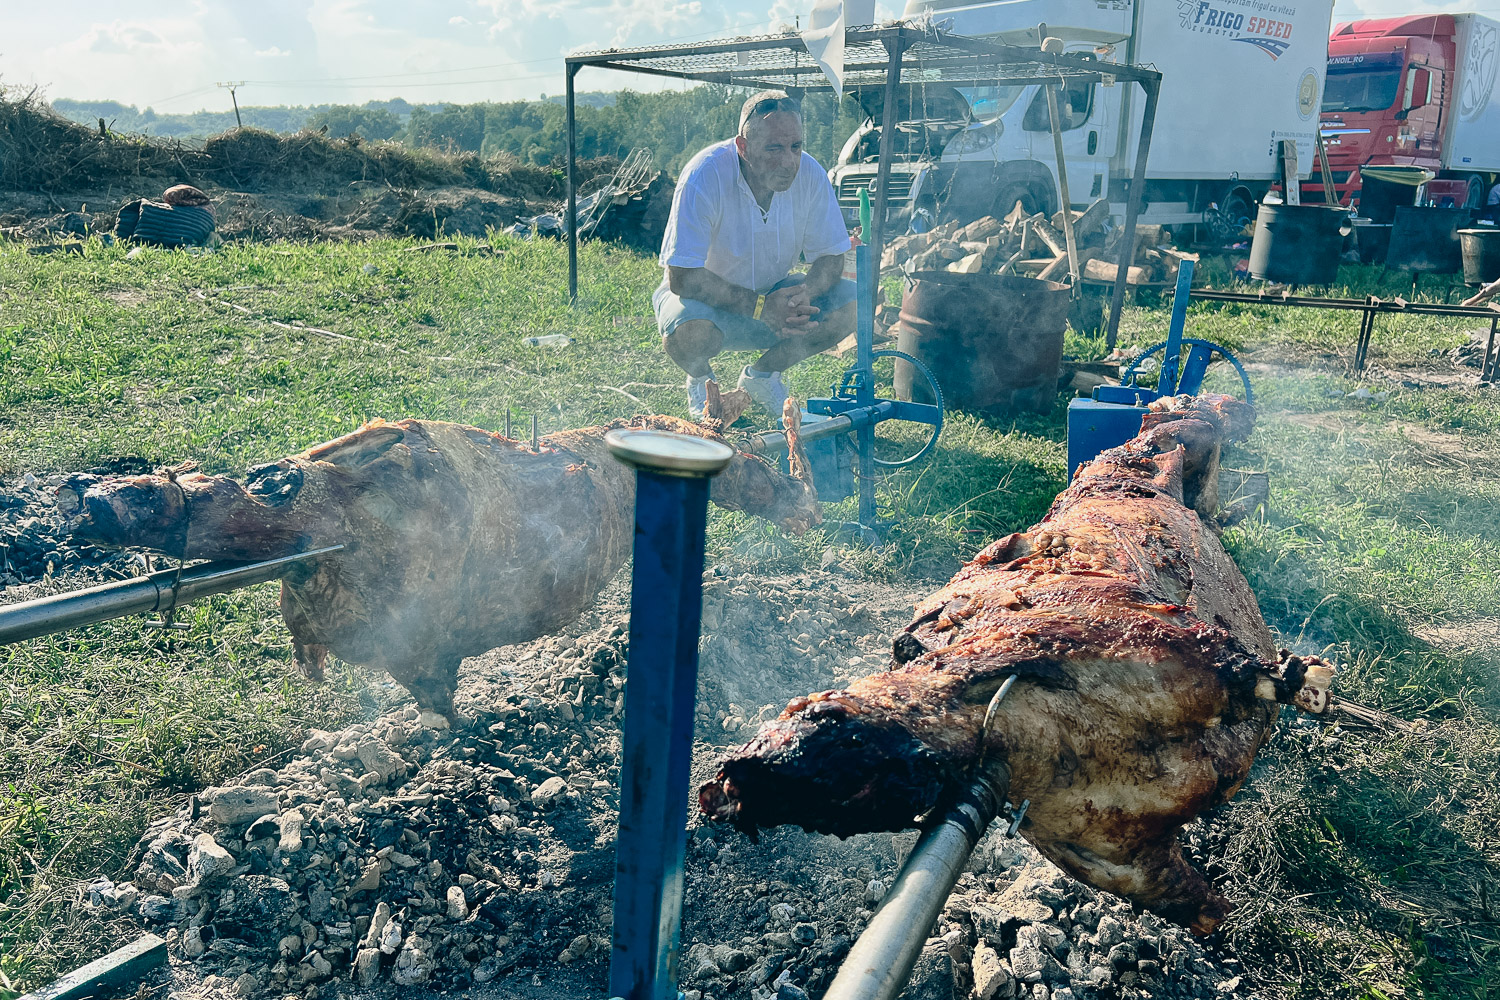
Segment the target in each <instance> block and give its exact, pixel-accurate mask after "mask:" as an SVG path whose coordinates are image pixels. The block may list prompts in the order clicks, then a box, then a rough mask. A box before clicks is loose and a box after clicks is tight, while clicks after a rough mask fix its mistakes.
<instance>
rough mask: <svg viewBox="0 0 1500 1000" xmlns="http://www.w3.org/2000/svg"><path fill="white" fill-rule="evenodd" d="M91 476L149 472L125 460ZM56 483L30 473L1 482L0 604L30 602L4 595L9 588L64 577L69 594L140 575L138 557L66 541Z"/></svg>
mask: <svg viewBox="0 0 1500 1000" xmlns="http://www.w3.org/2000/svg"><path fill="white" fill-rule="evenodd" d="M90 471H96V472H99V473H100V474H105V473H108V472H117V473H118V472H121V471H130V472H146V471H150V470H149V468H148V466H147V463H145V462H144V461H137V460H133V459H125V460H121V461H120V462H117V463H115V464H113V465H111V466H109V467H108V468H107V469H104V470H90ZM61 481H62V478H61V477H60V476H50V477H46V478H42V477H39V476H37V475H34V474H33V473H29V472H28V473H23V474H22V475H19V476H14V477H11V478H8V479H3V480H0V603H9V602H11V601H18V600H22V599H23V598H25V597H29V596H33V595H32V594H31V593H30V591H29V590H28V591H19V590H18V591H16V592H15V593H11V594H7V593H6V591H7V590H9V589H11V588H19V587H26V586H27V585H30V584H37V583H50V582H51V581H52V580H53V578H54V577H59V576H66V577H67V578H68V586H69V587H70V588H73V587H80V586H87V585H88V584H90V583H95V582H98V581H101V580H119V579H125V578H128V577H132V576H139V575H140V574H141V573H142V572H144V571H145V569H144V564H143V563H142V562H141V558H140V557H139V556H136V555H133V554H132V553H129V552H123V551H121V550H119V549H104V548H99V547H98V546H95V545H89V544H87V543H78V542H76V541H74V540H73V539H71V538H69V537H68V535H67V532H66V531H65V530H64V529H63V517H62V515H61V514H60V513H58V510H57V503H56V500H55V499H54V497H53V493H52V491H53V489H54V488H55V487H56V486H57V485H58V484H59V483H60V482H61Z"/></svg>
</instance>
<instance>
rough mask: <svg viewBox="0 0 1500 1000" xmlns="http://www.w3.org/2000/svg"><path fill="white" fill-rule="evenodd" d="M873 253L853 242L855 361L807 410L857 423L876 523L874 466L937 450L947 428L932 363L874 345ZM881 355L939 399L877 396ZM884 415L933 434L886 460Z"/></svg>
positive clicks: (862, 500) (863, 511) (871, 520)
mask: <svg viewBox="0 0 1500 1000" xmlns="http://www.w3.org/2000/svg"><path fill="white" fill-rule="evenodd" d="M865 219H866V230H865V231H866V232H868V231H869V228H868V213H867V210H866V215H865ZM869 254H870V248H869V247H867V246H857V247H855V248H854V274H855V279H856V284H857V285H858V289H859V291H858V295H857V297H856V302H857V305H856V307H855V321H854V343H855V355H854V367H853V368H850V369H849V370H848V371H846V372H845V373H844V377H843V379H842V380H841V381H840V382H839V384H838V385H837V386H834V387H832V389H831V391H832V393H833V395H832V396H831V397H828V398H826V399H809V400H808V401H807V410H808V412H809V413H819V414H824V415H827V416H833V417H836V416H847V417H848V418H849V419H850V421H851V422H852V423H853V430H854V435H855V442H856V444H857V446H858V449H859V523H860V524H862V525H864V526H866V527H873V526H874V524H875V520H876V518H875V467H876V466H877V465H882V466H886V467H899V466H902V465H909V464H911V463H912V462H915V461H917V460H918V459H920V458H922V457H923V456H924V455H926V454H927V453H928V452H929V451H931V450H932V448H933V446H934V445H935V444H936V443H937V438H938V435H939V434H941V433H942V430H943V393H942V389H941V388H940V387H939V386H938V384H937V380H936V379H934V378H933V377H932V373H931V372H930V371H928V370H927V366H926V365H923V364H922V363H921V362H920V361H918V360H917V359H915V358H913V357H910V356H909V355H906V354H902V353H901V352H899V351H876V350H874V344H875V314H874V310H873V308H872V305H871V303H873V302H874V283H875V277H874V275H875V271H874V269H873V268H872V267H871V266H870V260H869ZM878 357H897V358H901V359H903V360H905V361H906V362H907V363H908V364H910V365H912V366H913V367H915V368H916V369H917V371H918V372H919V373H920V374H921V375H922V376H923V377H924V378H926V379H927V382H928V384H929V385H930V386H931V387H932V392H933V395H934V398H935V399H936V400H937V405H935V406H934V405H932V404H930V403H912V402H905V401H902V400H894V399H876V398H875V372H874V367H875V359H876V358H878ZM882 420H909V421H912V422H914V423H922V424H929V425H930V426H931V427H932V428H933V431H932V436H931V437H930V438H928V440H927V443H926V444H925V445H923V447H922V449H921V450H920V451H918V452H917V453H916V454H914V455H911V456H909V457H908V458H905V459H903V460H902V461H899V462H882V461H879V460H878V459H876V457H875V425H876V424H878V423H880V422H881V421H882Z"/></svg>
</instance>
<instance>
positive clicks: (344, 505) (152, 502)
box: [58, 416, 819, 715]
mask: <svg viewBox="0 0 1500 1000" xmlns="http://www.w3.org/2000/svg"><path fill="white" fill-rule="evenodd" d="M614 427H636V428H649V429H655V430H665V431H674V432H677V433H683V434H693V435H698V436H703V437H712V438H716V439H718V438H719V436H718V435H717V434H716V433H715V432H714V431H713V430H711V429H709V428H707V427H705V426H703V425H700V424H693V423H689V422H687V421H685V420H679V419H677V418H674V417H664V416H649V417H636V418H634V419H633V420H628V421H627V420H621V421H616V422H615V423H613V424H610V425H607V426H601V427H588V428H584V429H582V430H572V431H564V432H562V433H559V434H551V435H548V436H546V437H544V438H542V439H541V441H540V446H539V447H538V448H537V449H536V450H532V449H531V448H530V447H528V446H527V445H525V444H522V443H521V442H519V441H513V440H510V439H508V438H505V437H502V436H501V435H499V434H492V433H490V432H489V431H484V430H480V429H479V428H476V427H467V426H464V425H461V424H451V423H442V422H438V421H432V420H401V421H397V422H395V423H387V422H385V421H379V420H377V421H373V422H371V423H369V424H366V425H365V426H364V427H362V428H360V429H359V430H357V431H355V432H354V433H352V434H348V435H346V436H344V437H341V438H338V439H337V440H334V441H329V442H327V443H325V444H320V445H317V446H315V447H313V448H309V449H308V450H307V451H304V452H302V453H301V454H298V455H293V456H291V457H290V458H283V459H281V460H280V461H277V462H272V463H270V464H268V465H262V466H260V467H258V468H255V469H252V470H251V471H250V474H249V476H248V477H247V478H246V481H245V482H244V484H241V483H239V482H237V481H235V480H234V479H232V478H230V477H227V476H207V475H202V474H199V473H196V472H185V471H184V472H179V473H172V474H164V475H151V476H124V477H115V478H108V479H96V478H94V477H91V476H76V477H73V478H72V479H70V480H69V481H67V482H66V483H64V485H63V486H61V487H60V488H59V489H58V502H59V504H60V505H61V507H62V509H63V511H64V512H65V513H67V514H68V515H70V517H71V523H70V527H71V529H72V531H73V532H74V534H76V535H78V536H80V537H83V538H87V539H89V540H92V541H95V542H103V543H106V544H111V545H133V546H143V547H146V548H150V549H155V550H158V551H160V552H164V553H167V554H168V555H171V556H174V557H179V558H188V559H200V558H201V559H270V558H275V557H277V556H284V555H291V554H293V553H296V552H301V551H305V550H308V549H314V548H321V547H323V546H327V545H335V544H343V545H344V546H345V548H344V551H342V552H339V553H336V554H335V555H332V556H329V557H325V558H323V559H321V560H319V561H318V562H317V564H316V565H314V566H312V567H311V568H310V569H308V570H305V571H299V570H293V571H292V572H291V573H290V574H289V575H288V576H287V577H286V578H284V580H283V582H282V591H281V611H282V616H283V617H284V618H285V619H286V623H287V626H288V627H289V628H290V629H291V632H292V636H293V639H294V648H295V652H296V658H297V663H298V666H299V667H300V668H301V669H302V670H303V671H304V672H305V673H307V674H309V675H310V676H321V674H322V671H323V664H324V661H325V659H326V657H327V655H328V654H329V652H332V653H334V654H335V655H337V656H339V657H340V658H342V659H344V660H347V661H349V662H351V663H359V664H365V665H369V666H375V667H382V668H384V669H385V670H387V671H389V672H390V674H391V676H392V677H394V678H395V679H396V680H398V681H400V682H401V683H402V684H403V685H405V687H406V688H407V689H408V690H409V691H410V692H411V693H412V695H413V697H415V698H416V700H417V703H418V704H419V705H420V706H421V707H423V708H424V709H428V710H431V711H435V712H438V713H440V714H442V715H451V714H452V712H453V695H454V690H455V687H456V685H457V679H458V666H459V661H460V660H461V659H462V658H463V657H465V656H473V655H475V654H478V653H482V652H485V651H486V650H490V649H493V648H495V647H496V646H502V645H507V644H510V643H516V642H524V641H526V640H529V639H534V638H536V637H538V636H541V635H546V634H548V633H550V632H553V631H556V630H557V629H559V628H562V627H564V626H566V625H568V624H570V623H571V622H573V621H574V620H576V619H577V618H578V616H579V615H580V614H581V613H582V612H583V611H584V610H585V609H586V608H587V607H588V606H589V605H590V604H591V603H592V602H593V601H594V599H595V597H597V596H598V594H599V591H600V590H602V589H603V587H604V585H605V584H606V583H608V582H609V580H610V578H611V577H613V576H614V574H615V572H616V571H617V570H618V569H619V568H620V566H621V564H622V563H623V562H624V561H625V559H626V557H627V556H629V554H630V544H631V531H632V525H633V523H634V520H633V512H634V503H635V473H634V472H633V471H632V470H631V469H629V468H627V467H626V466H624V465H622V464H621V463H619V462H618V461H616V460H615V459H614V458H613V457H611V456H610V454H609V451H608V448H607V446H606V445H605V442H604V435H605V433H606V432H607V431H609V430H610V429H611V428H614ZM712 495H713V500H714V502H715V503H717V504H718V505H719V506H721V507H726V508H729V509H731V510H743V511H746V512H748V513H752V514H756V515H759V516H761V517H764V518H767V519H768V520H771V521H774V522H775V523H777V524H779V525H780V526H781V527H783V528H785V529H787V530H789V531H792V532H795V533H798V534H800V533H801V532H802V531H804V530H805V529H806V528H808V527H809V526H811V525H812V524H815V523H817V521H818V519H819V513H818V506H817V500H816V496H815V495H814V494H813V492H812V490H811V488H810V487H809V486H807V485H806V484H805V483H803V482H800V481H798V480H796V479H792V478H789V477H787V476H784V475H782V474H781V473H779V472H777V471H776V470H775V469H774V468H773V467H772V466H770V465H769V464H767V463H766V462H764V461H762V460H760V459H758V458H754V457H752V456H749V455H745V454H741V453H738V452H737V453H736V454H735V457H734V458H733V459H732V460H731V462H730V465H729V467H728V468H727V469H726V470H725V471H724V472H723V473H721V474H720V475H719V476H718V477H717V478H716V479H715V480H714V482H713V486H712Z"/></svg>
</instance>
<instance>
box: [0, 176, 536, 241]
mask: <svg viewBox="0 0 1500 1000" xmlns="http://www.w3.org/2000/svg"><path fill="white" fill-rule="evenodd" d="M208 193H209V195H210V196H211V197H212V198H213V199H214V209H215V215H216V217H217V221H218V234H219V236H220V237H221V238H223V239H226V240H234V239H278V240H360V239H373V238H375V237H378V236H415V237H419V238H423V239H428V238H438V237H442V236H455V235H466V236H484V235H485V233H486V232H487V231H488V230H490V229H504V228H506V227H508V226H510V225H512V224H514V223H515V222H516V221H517V219H519V218H522V217H529V216H533V215H536V214H538V213H540V212H542V211H546V210H547V209H548V208H549V207H555V206H553V205H551V203H543V202H535V203H533V202H528V201H527V200H525V199H523V198H520V197H514V196H510V195H502V194H496V193H494V192H491V191H482V190H479V189H477V188H466V187H437V188H422V189H400V188H394V187H391V186H390V185H388V184H385V183H383V182H380V181H355V182H353V183H350V184H340V185H336V186H332V187H330V188H326V189H325V188H311V187H309V188H307V189H305V190H300V191H299V190H295V189H293V190H277V191H256V192H248V191H237V190H233V189H219V188H214V187H212V186H209V187H208ZM160 194H161V192H160V191H159V190H156V189H155V188H154V187H141V188H135V187H125V186H116V185H109V186H106V187H102V188H95V189H87V190H79V191H73V192H69V193H67V194H66V195H57V194H48V193H44V192H20V191H17V192H5V193H4V194H3V195H0V202H3V204H4V205H5V208H4V209H3V210H0V235H10V236H13V237H26V238H30V239H44V238H48V237H52V238H58V239H67V238H73V237H78V236H83V235H87V234H88V233H89V232H95V233H107V232H110V231H111V230H112V229H114V225H115V217H116V215H117V213H118V211H119V208H120V206H121V205H123V204H125V203H126V202H128V201H131V200H132V199H135V198H142V197H145V198H156V197H159V196H160Z"/></svg>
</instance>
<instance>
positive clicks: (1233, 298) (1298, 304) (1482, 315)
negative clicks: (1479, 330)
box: [1192, 288, 1500, 381]
mask: <svg viewBox="0 0 1500 1000" xmlns="http://www.w3.org/2000/svg"><path fill="white" fill-rule="evenodd" d="M1192 297H1193V298H1195V299H1198V300H1200V301H1203V302H1238V303H1242V304H1245V305H1258V306H1291V307H1292V308H1297V309H1333V310H1337V311H1340V312H1357V313H1360V314H1361V316H1360V320H1359V335H1358V337H1357V338H1356V339H1355V342H1354V365H1353V367H1354V370H1355V371H1364V370H1365V364H1366V362H1367V361H1368V360H1369V356H1370V341H1371V339H1372V338H1373V337H1374V334H1375V317H1376V316H1378V315H1380V314H1381V313H1386V314H1391V315H1401V314H1406V315H1408V316H1448V317H1463V318H1469V319H1487V320H1489V321H1490V343H1491V347H1493V343H1494V336H1495V325H1496V322H1497V321H1500V313H1497V312H1496V311H1495V309H1493V308H1492V307H1490V306H1486V305H1480V306H1459V305H1449V304H1448V303H1446V302H1408V301H1407V300H1406V299H1402V298H1395V299H1381V298H1377V297H1376V296H1374V295H1367V296H1366V297H1365V298H1363V299H1319V298H1314V297H1312V296H1307V295H1267V294H1265V293H1263V292H1258V293H1251V292H1219V291H1215V290H1213V289H1211V288H1198V289H1194V290H1193V293H1192ZM1490 364H1492V363H1491V362H1490V361H1489V355H1488V354H1486V355H1485V362H1484V363H1483V364H1481V365H1480V376H1479V377H1480V381H1486V375H1485V371H1486V368H1485V366H1486V365H1490ZM1493 367H1495V368H1496V369H1500V364H1494V365H1493ZM1488 378H1489V380H1493V378H1494V376H1493V375H1490V376H1489V377H1488Z"/></svg>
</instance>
